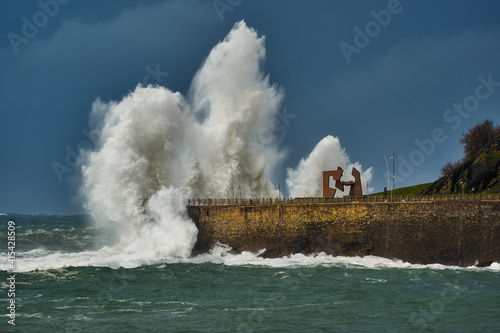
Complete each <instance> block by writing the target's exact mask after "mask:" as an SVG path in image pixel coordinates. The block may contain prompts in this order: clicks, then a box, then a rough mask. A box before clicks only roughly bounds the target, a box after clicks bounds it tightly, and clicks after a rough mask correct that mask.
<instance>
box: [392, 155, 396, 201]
mask: <svg viewBox="0 0 500 333" xmlns="http://www.w3.org/2000/svg"><path fill="white" fill-rule="evenodd" d="M395 160H396V155H394V149H393V150H392V195H393V196H394V194H395V193H394V190H395V187H394V182H395V180H396V174H395V173H394V161H395Z"/></svg>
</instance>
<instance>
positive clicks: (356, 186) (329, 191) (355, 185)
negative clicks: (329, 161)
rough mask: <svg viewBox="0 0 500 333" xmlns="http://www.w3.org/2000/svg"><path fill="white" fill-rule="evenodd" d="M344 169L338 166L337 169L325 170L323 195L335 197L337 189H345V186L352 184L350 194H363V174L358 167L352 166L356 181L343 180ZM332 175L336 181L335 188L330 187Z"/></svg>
mask: <svg viewBox="0 0 500 333" xmlns="http://www.w3.org/2000/svg"><path fill="white" fill-rule="evenodd" d="M342 173H344V170H343V169H342V168H341V167H338V168H337V170H332V171H323V197H334V196H335V193H336V192H337V189H339V190H341V191H342V192H343V191H344V186H350V187H351V189H350V191H349V196H351V197H352V196H362V195H363V188H362V186H361V175H360V173H359V171H358V170H357V169H356V168H352V173H351V174H352V176H353V177H354V181H352V180H351V181H347V182H344V181H341V180H340V179H341V178H342ZM330 177H332V178H333V180H334V181H335V188H332V187H330Z"/></svg>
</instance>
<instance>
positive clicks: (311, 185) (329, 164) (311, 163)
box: [286, 135, 372, 197]
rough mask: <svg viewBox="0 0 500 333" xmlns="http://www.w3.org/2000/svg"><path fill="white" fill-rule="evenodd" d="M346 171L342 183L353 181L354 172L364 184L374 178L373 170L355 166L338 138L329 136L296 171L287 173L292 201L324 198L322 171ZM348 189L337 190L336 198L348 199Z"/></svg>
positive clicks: (357, 164) (290, 170)
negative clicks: (298, 198) (345, 196)
mask: <svg viewBox="0 0 500 333" xmlns="http://www.w3.org/2000/svg"><path fill="white" fill-rule="evenodd" d="M337 167H341V168H342V169H344V173H343V176H342V180H344V181H346V180H354V179H353V177H352V176H351V172H352V168H356V169H357V170H358V171H360V172H361V183H362V184H365V183H369V182H370V181H371V178H372V168H369V169H367V170H366V171H363V170H362V167H361V164H359V163H358V162H356V163H352V162H351V160H350V158H349V156H348V155H347V153H346V151H345V149H344V148H342V146H341V145H340V141H339V139H338V138H336V137H333V136H330V135H329V136H327V137H325V138H323V139H322V140H321V141H320V142H318V144H317V145H316V146H315V147H314V149H313V150H312V152H311V154H309V156H308V157H306V158H305V159H302V160H301V161H300V162H299V165H298V166H297V167H296V168H288V169H287V179H286V185H287V187H288V190H289V191H290V196H291V197H321V196H323V193H322V190H323V187H322V186H323V185H322V182H323V180H322V179H323V171H327V170H334V169H337ZM348 191H349V187H348V188H347V189H345V190H344V192H342V191H340V190H338V191H337V193H336V196H343V195H347V194H348V193H349V192H348Z"/></svg>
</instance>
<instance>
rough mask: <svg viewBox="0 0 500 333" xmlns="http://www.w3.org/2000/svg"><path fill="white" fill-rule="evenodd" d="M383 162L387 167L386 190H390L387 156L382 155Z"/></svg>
mask: <svg viewBox="0 0 500 333" xmlns="http://www.w3.org/2000/svg"><path fill="white" fill-rule="evenodd" d="M384 159H385V160H384V161H382V162H385V166H386V167H387V189H388V190H390V189H391V185H390V184H391V183H390V182H391V174H390V173H389V163H387V156H385V154H384Z"/></svg>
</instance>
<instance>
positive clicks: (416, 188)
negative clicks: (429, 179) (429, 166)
mask: <svg viewBox="0 0 500 333" xmlns="http://www.w3.org/2000/svg"><path fill="white" fill-rule="evenodd" d="M432 184H433V183H427V184H420V185H413V186H408V187H402V188H397V189H396V190H395V191H394V195H419V194H420V193H421V192H422V191H423V190H425V189H426V188H428V187H429V186H431V185H432ZM387 194H388V195H389V194H390V191H387ZM371 195H384V192H379V193H373V194H371Z"/></svg>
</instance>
